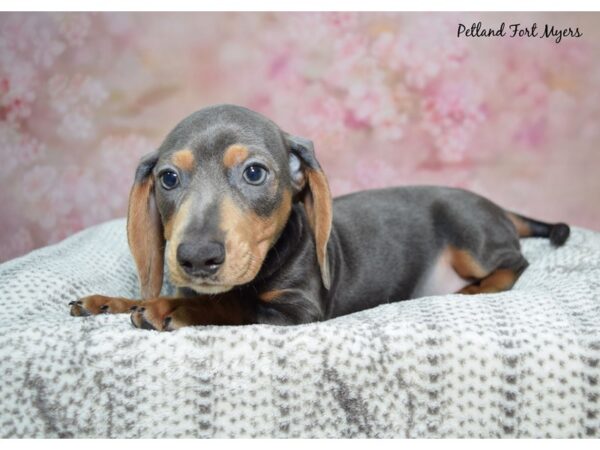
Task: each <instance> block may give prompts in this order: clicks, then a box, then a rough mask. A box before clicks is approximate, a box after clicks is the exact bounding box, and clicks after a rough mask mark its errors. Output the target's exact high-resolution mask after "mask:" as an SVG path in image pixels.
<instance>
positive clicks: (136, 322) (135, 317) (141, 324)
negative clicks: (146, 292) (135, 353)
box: [130, 308, 156, 330]
mask: <svg viewBox="0 0 600 450" xmlns="http://www.w3.org/2000/svg"><path fill="white" fill-rule="evenodd" d="M145 309H146V308H139V309H138V310H137V311H134V312H133V313H131V316H130V319H131V323H132V324H133V326H134V327H136V328H141V329H143V330H156V328H155V327H154V325H152V324H151V323H150V322H148V321H147V320H146V318H145V317H144V311H145Z"/></svg>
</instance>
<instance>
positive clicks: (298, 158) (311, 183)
mask: <svg viewBox="0 0 600 450" xmlns="http://www.w3.org/2000/svg"><path fill="white" fill-rule="evenodd" d="M285 139H286V141H287V144H288V146H289V148H290V151H291V153H290V155H289V158H290V159H289V161H290V174H291V177H292V185H293V187H294V189H295V191H296V193H298V194H299V197H300V200H301V201H302V202H303V203H304V209H305V210H306V215H307V216H308V222H309V225H310V227H311V229H312V232H313V235H314V237H315V246H316V250H317V260H318V262H319V268H320V269H321V278H322V280H323V285H324V286H325V287H326V288H327V289H329V287H330V285H331V277H330V273H329V262H328V260H327V242H328V241H329V234H330V233H331V221H332V217H333V216H332V213H333V211H332V206H333V205H332V201H331V192H329V184H328V183H327V178H326V177H325V174H324V173H323V169H321V166H320V165H319V162H318V161H317V158H316V157H315V150H314V145H313V143H312V141H309V140H308V139H304V138H300V137H297V136H291V135H288V134H286V135H285Z"/></svg>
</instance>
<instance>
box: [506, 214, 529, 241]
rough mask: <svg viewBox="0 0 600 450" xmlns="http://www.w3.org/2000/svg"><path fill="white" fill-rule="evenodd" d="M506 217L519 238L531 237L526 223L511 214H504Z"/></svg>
mask: <svg viewBox="0 0 600 450" xmlns="http://www.w3.org/2000/svg"><path fill="white" fill-rule="evenodd" d="M506 215H507V216H508V218H509V219H510V221H511V222H512V223H513V225H514V226H515V228H516V229H517V234H518V235H519V237H528V236H531V228H529V225H527V223H526V222H525V221H524V220H523V219H521V218H520V217H517V216H516V215H515V214H513V213H506Z"/></svg>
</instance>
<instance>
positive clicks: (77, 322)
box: [0, 219, 600, 438]
mask: <svg viewBox="0 0 600 450" xmlns="http://www.w3.org/2000/svg"><path fill="white" fill-rule="evenodd" d="M522 243H523V248H524V253H525V255H526V257H527V259H528V260H529V261H530V266H529V268H528V269H527V270H526V271H525V273H524V274H523V276H522V277H521V278H520V279H519V281H518V283H517V284H516V286H515V287H514V289H513V290H512V291H510V292H504V293H500V294H491V295H478V296H463V295H445V296H437V297H427V298H421V299H417V300H411V301H405V302H399V303H390V304H385V305H382V306H380V307H378V308H375V309H372V310H368V311H363V312H360V313H356V314H352V315H349V316H345V317H340V318H337V319H334V320H331V321H327V322H322V323H314V324H308V325H302V326H294V327H278V326H265V325H252V326H244V327H215V326H209V327H192V328H185V329H182V330H179V331H176V332H172V333H159V332H156V331H148V330H139V329H135V328H133V327H132V326H131V324H130V323H129V317H128V315H103V316H97V317H87V318H76V317H70V316H69V308H68V306H67V304H68V302H69V301H72V300H74V299H77V298H78V297H80V296H84V295H87V294H94V293H102V294H106V295H115V296H117V295H119V296H126V297H137V296H138V295H139V291H138V285H137V278H136V274H135V271H134V266H133V261H132V259H131V256H130V254H129V250H128V247H127V243H126V236H125V222H124V220H122V219H121V220H115V221H111V222H108V223H105V224H102V225H99V226H96V227H93V228H90V229H87V230H85V231H83V232H81V233H79V234H76V235H74V236H72V237H70V238H69V239H67V240H65V241H63V242H61V243H59V244H58V245H54V246H51V247H47V248H43V249H40V250H37V251H34V252H32V253H30V254H29V255H27V256H24V257H22V258H19V259H16V260H13V261H9V262H7V263H4V264H2V265H0V365H1V367H0V373H1V374H2V379H1V382H0V436H1V437H126V438H133V437H598V436H599V435H600V422H599V421H600V411H599V400H600V399H599V394H600V385H599V383H598V382H599V376H600V365H599V359H600V234H599V233H595V232H592V231H587V230H583V229H577V228H576V229H574V230H573V232H572V236H571V238H570V239H569V241H568V242H567V244H566V245H565V246H564V247H562V248H558V249H556V248H553V247H551V246H550V244H549V242H548V241H547V240H545V239H526V240H523V241H522Z"/></svg>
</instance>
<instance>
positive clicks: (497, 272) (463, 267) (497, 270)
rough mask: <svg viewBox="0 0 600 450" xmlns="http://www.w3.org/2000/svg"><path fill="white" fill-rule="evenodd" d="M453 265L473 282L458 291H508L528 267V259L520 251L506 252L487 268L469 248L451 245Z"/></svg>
mask: <svg viewBox="0 0 600 450" xmlns="http://www.w3.org/2000/svg"><path fill="white" fill-rule="evenodd" d="M451 255H452V267H453V268H454V270H455V271H456V273H457V274H458V275H459V276H460V277H461V278H463V279H465V280H468V281H471V284H469V285H468V286H465V287H464V288H462V289H461V290H459V291H458V293H460V294H484V293H488V294H489V293H494V292H501V291H507V290H509V289H510V288H512V287H513V286H514V284H515V282H516V281H517V279H518V278H519V276H520V275H521V273H523V270H525V268H526V267H527V261H526V260H525V258H523V256H522V255H521V254H520V253H519V252H505V253H504V254H503V255H505V256H503V257H502V258H500V259H497V261H495V264H494V265H493V266H492V267H494V266H495V267H494V268H493V269H491V270H490V269H487V268H486V267H485V266H484V264H482V263H481V262H480V258H477V257H475V256H474V255H473V253H471V252H470V251H468V250H463V249H457V248H453V247H451Z"/></svg>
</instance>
